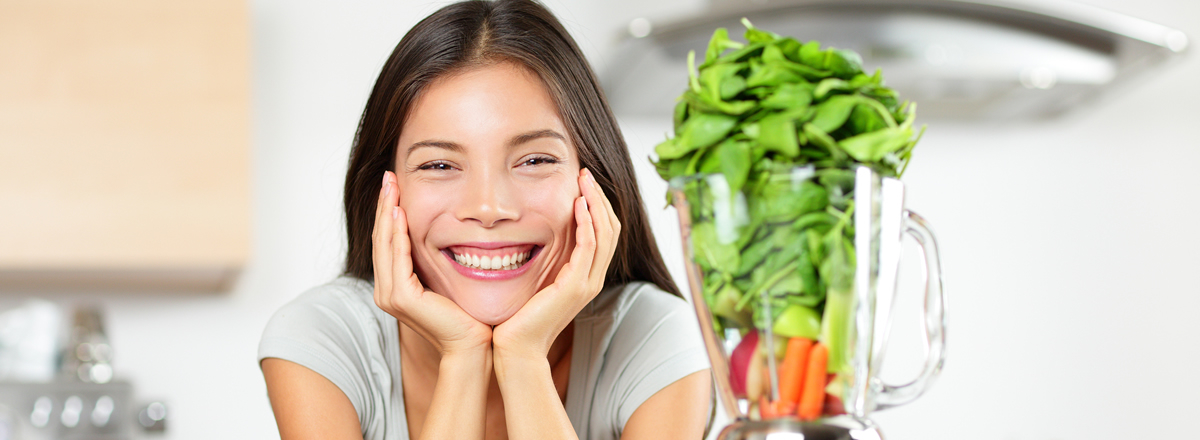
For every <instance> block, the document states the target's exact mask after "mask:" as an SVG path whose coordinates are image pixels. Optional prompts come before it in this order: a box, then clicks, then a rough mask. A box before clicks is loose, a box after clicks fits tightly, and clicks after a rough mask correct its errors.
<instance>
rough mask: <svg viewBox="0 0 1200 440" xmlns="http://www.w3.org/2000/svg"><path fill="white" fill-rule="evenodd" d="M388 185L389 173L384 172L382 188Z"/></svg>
mask: <svg viewBox="0 0 1200 440" xmlns="http://www.w3.org/2000/svg"><path fill="white" fill-rule="evenodd" d="M387 183H388V173H387V171H384V172H383V185H380V186H387Z"/></svg>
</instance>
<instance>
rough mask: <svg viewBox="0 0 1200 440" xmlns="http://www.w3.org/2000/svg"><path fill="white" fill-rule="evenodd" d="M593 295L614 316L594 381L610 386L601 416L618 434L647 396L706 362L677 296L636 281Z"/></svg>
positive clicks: (686, 307)
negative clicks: (604, 413)
mask: <svg viewBox="0 0 1200 440" xmlns="http://www.w3.org/2000/svg"><path fill="white" fill-rule="evenodd" d="M597 299H598V300H601V302H600V303H598V304H597V306H598V308H602V309H603V308H607V309H608V311H609V316H611V317H612V319H613V321H612V325H613V328H612V333H611V335H612V336H611V339H610V340H609V341H608V346H607V347H606V349H604V350H603V352H604V360H603V367H602V369H601V373H600V375H601V377H600V378H599V382H600V383H602V384H604V386H606V387H611V388H609V389H611V393H612V394H611V395H610V396H607V397H608V399H606V400H607V403H606V404H605V405H604V406H605V407H606V411H607V412H608V414H606V415H605V416H604V417H605V418H607V419H608V420H609V421H610V423H613V424H614V425H615V427H616V428H617V432H619V431H620V428H621V427H624V425H625V423H626V422H627V421H628V420H629V417H630V416H631V415H632V414H633V412H634V411H635V410H637V408H638V407H639V406H641V404H642V403H643V402H645V401H646V399H648V398H650V396H652V395H654V394H655V393H657V392H658V391H659V390H661V389H663V388H665V387H666V386H668V385H670V384H672V383H674V382H675V381H678V380H679V379H682V378H684V377H686V376H688V375H690V374H692V373H695V372H697V371H701V370H704V369H707V368H709V363H708V358H707V355H706V352H705V349H704V341H703V339H702V336H701V335H700V327H699V324H697V321H696V315H695V311H694V309H693V308H692V306H691V305H690V304H688V303H687V301H684V300H683V299H682V298H680V297H677V296H675V295H672V294H670V293H667V292H665V291H663V290H662V289H659V288H658V287H657V286H655V285H653V284H651V283H645V282H635V283H629V284H627V285H624V286H619V287H616V288H614V289H613V291H612V292H609V293H608V295H606V296H604V297H597Z"/></svg>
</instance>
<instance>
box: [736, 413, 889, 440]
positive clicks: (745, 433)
mask: <svg viewBox="0 0 1200 440" xmlns="http://www.w3.org/2000/svg"><path fill="white" fill-rule="evenodd" d="M717 439H718V440H882V439H883V434H882V433H880V432H879V429H878V428H877V427H875V425H874V424H873V423H871V422H870V420H867V419H857V418H851V417H835V418H831V419H825V420H823V421H822V422H821V423H802V422H797V421H795V420H791V419H776V420H767V421H754V420H738V421H736V422H734V423H732V424H730V425H729V426H726V427H725V429H724V430H722V431H721V433H720V434H718V436H717Z"/></svg>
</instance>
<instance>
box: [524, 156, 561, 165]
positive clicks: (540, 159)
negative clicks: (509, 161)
mask: <svg viewBox="0 0 1200 440" xmlns="http://www.w3.org/2000/svg"><path fill="white" fill-rule="evenodd" d="M556 163H558V159H555V158H554V157H551V156H530V157H527V158H525V159H524V160H522V161H521V165H526V166H537V165H543V164H556Z"/></svg>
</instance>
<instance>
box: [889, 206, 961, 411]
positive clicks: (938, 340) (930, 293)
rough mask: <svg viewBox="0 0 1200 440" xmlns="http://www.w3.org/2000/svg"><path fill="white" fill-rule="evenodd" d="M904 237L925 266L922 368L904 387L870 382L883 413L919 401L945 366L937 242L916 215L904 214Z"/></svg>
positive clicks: (943, 318) (940, 275) (944, 301)
mask: <svg viewBox="0 0 1200 440" xmlns="http://www.w3.org/2000/svg"><path fill="white" fill-rule="evenodd" d="M904 229H905V233H907V234H909V235H911V236H912V237H913V239H915V240H916V241H917V244H918V245H919V246H920V247H921V254H922V257H923V258H922V260H921V263H922V265H923V266H925V309H924V310H923V313H922V318H923V319H924V321H925V341H924V342H925V366H924V368H922V369H921V374H920V375H918V376H917V377H916V379H913V380H912V381H911V382H909V383H906V384H903V385H889V384H887V383H884V382H883V381H882V380H880V379H879V378H877V377H872V378H871V388H872V391H873V392H874V393H873V394H875V404H876V407H875V409H877V410H882V409H887V408H891V407H894V406H899V405H903V404H906V403H908V402H911V401H913V400H915V399H916V398H917V397H920V396H921V394H922V393H924V392H925V390H927V389H928V388H929V386H930V385H932V384H933V380H934V379H935V378H937V376H938V374H939V373H941V371H942V365H943V364H945V362H946V296H945V293H944V292H943V291H942V270H941V263H940V262H939V260H938V249H937V241H936V240H935V239H934V237H933V232H931V231H930V230H929V225H928V222H926V221H925V219H924V218H922V217H921V216H919V215H917V213H915V212H912V211H909V210H907V209H906V210H904Z"/></svg>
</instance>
